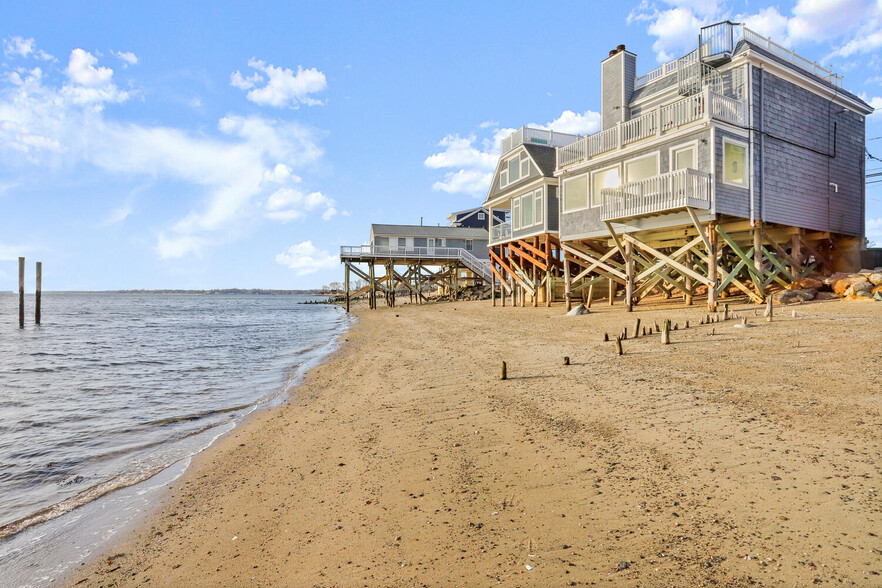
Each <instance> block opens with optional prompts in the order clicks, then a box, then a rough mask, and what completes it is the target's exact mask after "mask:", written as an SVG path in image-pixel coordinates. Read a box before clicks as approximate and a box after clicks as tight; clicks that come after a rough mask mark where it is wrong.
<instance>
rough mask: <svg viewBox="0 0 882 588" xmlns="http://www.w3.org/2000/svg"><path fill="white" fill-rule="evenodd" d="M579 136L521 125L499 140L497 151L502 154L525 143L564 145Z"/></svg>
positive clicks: (577, 138) (551, 145)
mask: <svg viewBox="0 0 882 588" xmlns="http://www.w3.org/2000/svg"><path fill="white" fill-rule="evenodd" d="M581 138H582V137H581V136H580V135H571V134H568V133H558V132H557V131H549V130H546V129H534V128H531V127H521V128H519V129H518V130H516V131H515V132H513V133H512V134H511V135H509V136H508V137H506V138H504V139H502V140H501V141H500V142H499V151H500V153H501V154H502V155H505V154H506V153H509V152H511V151H513V150H514V149H517V148H518V147H520V146H521V145H525V144H526V145H545V146H547V147H563V146H564V145H569V144H570V143H575V142H576V141H578V140H579V139H581Z"/></svg>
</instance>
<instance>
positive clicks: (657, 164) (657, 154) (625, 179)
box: [598, 151, 661, 184]
mask: <svg viewBox="0 0 882 588" xmlns="http://www.w3.org/2000/svg"><path fill="white" fill-rule="evenodd" d="M650 157H655V175H659V174H661V151H653V152H652V153H645V154H643V155H638V156H637V157H632V158H631V159H626V160H624V161H623V162H622V174H621V176H622V177H620V178H619V179H620V180H621V181H622V183H623V184H627V183H628V182H631V181H633V180H631V178H629V177H628V164H629V163H632V162H635V161H640V160H641V159H649V158H650ZM598 171H600V170H598ZM650 177H651V176H650ZM638 179H640V180H643V179H645V178H638Z"/></svg>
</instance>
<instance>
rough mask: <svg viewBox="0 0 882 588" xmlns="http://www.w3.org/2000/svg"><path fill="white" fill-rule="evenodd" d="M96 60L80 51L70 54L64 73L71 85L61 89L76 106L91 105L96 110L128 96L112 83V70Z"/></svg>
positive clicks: (126, 98) (123, 99)
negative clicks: (100, 64)
mask: <svg viewBox="0 0 882 588" xmlns="http://www.w3.org/2000/svg"><path fill="white" fill-rule="evenodd" d="M97 63H98V58H96V57H95V56H94V55H92V54H91V53H89V52H88V51H84V50H82V49H74V50H73V51H71V52H70V58H69V60H68V63H67V68H66V69H65V70H64V73H65V74H66V75H67V77H68V79H70V81H71V84H68V85H66V86H64V88H62V92H63V93H65V94H66V95H67V97H68V98H69V99H70V100H72V101H73V102H75V103H76V104H91V105H94V106H96V107H98V108H100V107H101V105H102V104H104V103H105V102H124V101H126V100H128V98H129V94H128V92H126V91H124V90H120V89H119V88H117V87H116V84H114V83H113V81H112V78H113V70H112V69H110V68H109V67H105V66H99V67H95V65H96V64H97Z"/></svg>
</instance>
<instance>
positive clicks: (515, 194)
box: [483, 176, 558, 209]
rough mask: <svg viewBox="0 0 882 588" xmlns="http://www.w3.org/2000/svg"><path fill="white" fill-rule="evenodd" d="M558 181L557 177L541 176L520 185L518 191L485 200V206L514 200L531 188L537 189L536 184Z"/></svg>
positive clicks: (551, 183) (550, 184) (541, 184)
mask: <svg viewBox="0 0 882 588" xmlns="http://www.w3.org/2000/svg"><path fill="white" fill-rule="evenodd" d="M557 184H558V181H557V178H550V177H548V176H539V177H538V178H536V179H535V180H532V181H531V182H528V183H526V184H524V185H523V186H520V187H519V188H518V189H517V191H514V192H513V193H512V194H502V195H500V196H497V197H496V198H494V199H493V200H490V201H488V202H485V203H484V204H483V206H498V205H500V204H502V203H503V202H505V201H506V200H512V199H514V198H517V197H518V196H522V195H524V194H526V193H527V192H528V191H530V190H535V189H536V186H557ZM509 209H511V205H509Z"/></svg>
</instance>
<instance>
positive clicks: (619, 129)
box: [557, 87, 747, 169]
mask: <svg viewBox="0 0 882 588" xmlns="http://www.w3.org/2000/svg"><path fill="white" fill-rule="evenodd" d="M708 105H710V107H708ZM708 118H714V119H718V120H722V121H724V122H728V123H732V124H735V125H741V126H744V125H746V124H747V103H746V101H744V100H738V99H735V98H729V97H728V96H724V95H722V94H719V93H717V92H714V91H713V90H712V89H710V88H709V87H708V88H705V89H704V91H702V92H701V93H700V94H695V95H694V96H687V97H686V98H682V99H680V100H677V101H676V102H673V103H671V104H668V105H665V106H658V107H656V108H655V109H654V110H651V111H649V112H647V113H646V114H644V115H642V116H638V117H637V118H634V119H631V120H629V121H627V122H624V123H618V124H617V125H616V126H615V127H612V128H609V129H606V130H605V131H600V132H599V133H595V134H593V135H588V136H587V137H583V138H581V139H579V140H578V141H576V142H574V143H571V144H569V145H565V146H563V147H558V148H557V169H562V168H564V167H566V166H568V165H575V164H577V163H582V162H585V161H588V160H590V159H591V158H593V157H597V156H598V155H601V154H604V153H607V152H609V151H613V150H615V149H622V148H624V147H626V146H628V145H630V144H632V143H635V142H637V141H641V140H643V139H646V138H649V137H656V136H662V135H664V134H665V133H667V132H670V131H674V130H677V129H679V128H680V127H682V126H684V125H687V124H691V123H693V122H696V121H701V120H707V119H708Z"/></svg>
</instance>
